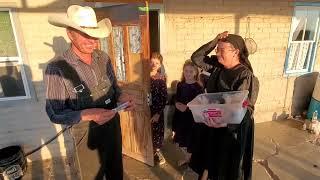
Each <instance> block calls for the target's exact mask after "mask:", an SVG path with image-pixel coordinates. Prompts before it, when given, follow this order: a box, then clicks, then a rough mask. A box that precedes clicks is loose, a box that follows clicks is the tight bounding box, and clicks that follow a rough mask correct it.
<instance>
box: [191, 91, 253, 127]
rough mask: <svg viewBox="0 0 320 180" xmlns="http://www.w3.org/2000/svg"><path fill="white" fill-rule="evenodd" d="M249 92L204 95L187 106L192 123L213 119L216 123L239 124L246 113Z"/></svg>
mask: <svg viewBox="0 0 320 180" xmlns="http://www.w3.org/2000/svg"><path fill="white" fill-rule="evenodd" d="M248 94H249V91H247V90H245V91H229V92H220V93H205V94H200V95H198V96H197V97H195V98H194V99H193V100H192V101H191V102H189V103H188V104H187V106H188V107H189V109H190V110H191V112H192V115H193V118H194V121H195V122H197V123H203V122H204V121H205V120H206V119H208V118H211V119H214V120H215V121H216V122H218V123H226V124H240V123H241V121H242V119H243V117H244V115H245V114H246V112H247V104H248V100H247V99H248Z"/></svg>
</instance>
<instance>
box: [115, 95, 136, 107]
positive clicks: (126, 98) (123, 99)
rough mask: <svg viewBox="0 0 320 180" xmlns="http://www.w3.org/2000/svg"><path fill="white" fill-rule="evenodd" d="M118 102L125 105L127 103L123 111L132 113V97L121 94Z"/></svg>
mask: <svg viewBox="0 0 320 180" xmlns="http://www.w3.org/2000/svg"><path fill="white" fill-rule="evenodd" d="M118 102H120V103H125V102H128V107H127V108H126V109H125V111H132V110H134V108H135V107H136V103H135V99H134V97H133V96H132V95H129V94H126V93H122V94H121V95H120V97H119V99H118Z"/></svg>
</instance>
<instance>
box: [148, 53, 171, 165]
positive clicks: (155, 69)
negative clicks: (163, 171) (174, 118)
mask: <svg viewBox="0 0 320 180" xmlns="http://www.w3.org/2000/svg"><path fill="white" fill-rule="evenodd" d="M162 61H163V58H162V55H161V54H160V53H158V52H154V53H152V55H151V60H150V69H151V70H150V83H151V84H150V94H151V105H150V111H151V120H150V121H151V128H152V141H153V150H154V158H155V161H156V162H157V163H158V164H160V165H163V164H165V163H166V160H165V158H164V156H163V154H162V152H161V151H160V149H161V148H162V145H163V139H164V112H163V110H164V108H165V106H166V102H167V96H168V93H167V85H166V76H165V73H164V71H163V69H162V67H163V64H162Z"/></svg>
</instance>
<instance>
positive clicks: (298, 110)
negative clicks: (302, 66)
mask: <svg viewBox="0 0 320 180" xmlns="http://www.w3.org/2000/svg"><path fill="white" fill-rule="evenodd" d="M318 74H319V73H318V72H313V73H309V74H304V75H301V76H299V77H297V78H296V80H295V81H294V90H293V96H292V106H291V115H292V116H293V117H295V116H303V115H305V114H304V112H306V111H307V110H308V107H309V103H310V100H311V97H312V93H313V89H314V86H315V83H316V80H317V77H318Z"/></svg>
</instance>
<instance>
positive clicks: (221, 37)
mask: <svg viewBox="0 0 320 180" xmlns="http://www.w3.org/2000/svg"><path fill="white" fill-rule="evenodd" d="M228 34H229V32H228V31H224V32H223V33H220V34H218V35H217V37H218V39H224V38H226V37H227V36H228Z"/></svg>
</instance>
